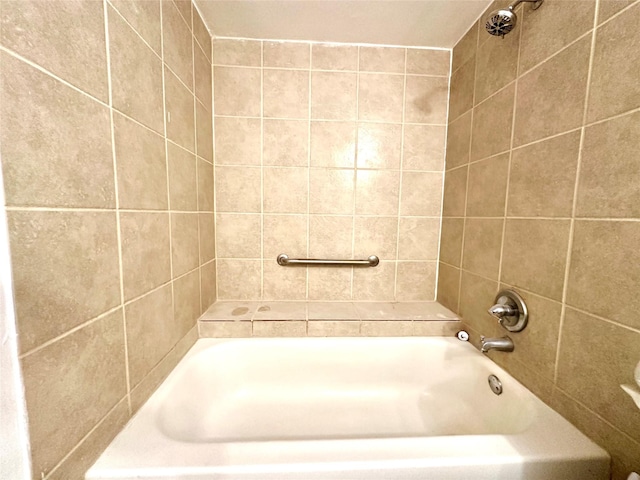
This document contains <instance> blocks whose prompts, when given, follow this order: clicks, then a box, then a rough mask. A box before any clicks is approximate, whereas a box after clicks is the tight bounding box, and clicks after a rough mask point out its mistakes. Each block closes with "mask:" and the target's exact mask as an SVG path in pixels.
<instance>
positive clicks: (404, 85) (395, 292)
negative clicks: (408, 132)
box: [358, 49, 444, 301]
mask: <svg viewBox="0 0 640 480" xmlns="http://www.w3.org/2000/svg"><path fill="white" fill-rule="evenodd" d="M407 56H408V55H407V49H405V50H404V76H403V79H402V80H403V81H402V123H401V127H400V169H399V175H398V210H397V216H398V220H397V222H396V258H395V265H394V267H395V271H394V275H393V276H394V278H393V299H394V300H395V301H397V300H398V270H399V266H400V262H399V260H400V221H401V215H400V212H401V211H402V180H403V178H404V127H405V124H404V121H405V116H406V103H407ZM358 64H359V59H358ZM443 191H444V189H443ZM436 269H437V263H436Z"/></svg>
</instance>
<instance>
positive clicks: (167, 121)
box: [0, 0, 216, 480]
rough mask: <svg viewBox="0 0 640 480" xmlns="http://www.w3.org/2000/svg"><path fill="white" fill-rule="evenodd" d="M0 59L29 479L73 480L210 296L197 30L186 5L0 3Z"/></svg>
mask: <svg viewBox="0 0 640 480" xmlns="http://www.w3.org/2000/svg"><path fill="white" fill-rule="evenodd" d="M0 59H1V60H0V61H1V65H2V68H1V70H0V76H1V81H2V84H1V86H0V105H2V107H1V108H2V110H1V112H0V113H1V115H0V117H1V120H0V121H1V125H0V143H1V147H0V153H1V157H2V168H3V175H4V179H5V191H6V199H7V200H6V201H7V205H6V209H7V214H8V219H9V230H10V240H11V253H12V262H13V275H14V282H15V297H16V298H15V300H16V310H17V322H18V332H19V342H20V349H21V364H22V370H23V375H24V384H25V390H26V392H25V393H26V400H27V408H28V415H29V429H30V436H31V456H32V462H33V476H34V478H37V479H42V478H46V479H64V480H74V479H81V478H83V475H84V471H85V470H86V469H87V468H88V467H89V466H90V465H91V463H93V461H94V460H95V459H96V458H97V455H98V454H99V453H100V451H101V450H102V449H104V448H105V447H106V445H107V444H108V443H109V442H110V441H111V439H112V438H113V437H114V435H115V434H116V433H117V432H118V431H119V429H120V428H122V426H123V425H124V423H125V422H126V421H127V420H128V419H129V417H130V416H131V415H132V414H133V413H134V412H135V411H136V410H137V409H138V408H139V406H140V405H141V404H142V403H143V402H144V400H146V398H148V396H149V395H150V394H151V392H153V390H154V389H155V387H156V386H157V385H158V384H159V382H160V381H161V380H162V379H163V378H164V376H165V375H166V374H167V373H168V372H169V371H170V369H171V368H172V367H173V366H174V365H175V364H176V362H177V361H178V360H179V358H180V357H181V356H182V355H183V354H184V353H185V352H186V350H187V349H188V347H190V346H191V345H192V344H193V342H194V341H195V340H196V338H197V336H198V333H197V328H195V324H196V319H197V318H198V317H199V316H200V314H201V313H202V312H203V311H205V310H206V309H207V307H208V306H209V305H210V304H211V303H212V302H213V301H214V300H215V292H216V286H215V270H216V266H215V243H214V237H215V233H214V214H213V163H212V162H213V151H212V146H213V137H212V114H211V112H212V94H211V63H210V61H211V39H210V36H209V34H208V32H207V30H206V28H205V27H204V24H203V23H202V20H201V19H200V17H199V15H198V13H197V11H196V10H195V9H192V6H191V3H190V2H184V1H180V2H175V3H174V2H172V1H164V2H162V3H161V2H159V1H152V0H147V1H144V2H139V1H136V2H130V1H125V0H110V1H106V2H102V1H91V2H73V1H56V2H42V1H24V0H21V1H3V2H2V25H1V33H0ZM194 79H195V80H194Z"/></svg>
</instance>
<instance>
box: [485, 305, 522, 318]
mask: <svg viewBox="0 0 640 480" xmlns="http://www.w3.org/2000/svg"><path fill="white" fill-rule="evenodd" d="M487 311H488V312H489V314H490V315H492V316H494V317H496V318H498V319H500V320H502V317H512V316H514V315H518V313H519V311H518V307H517V306H516V307H514V306H511V305H509V304H507V303H497V304H495V305H494V306H492V307H491V308H490V309H489V310H487Z"/></svg>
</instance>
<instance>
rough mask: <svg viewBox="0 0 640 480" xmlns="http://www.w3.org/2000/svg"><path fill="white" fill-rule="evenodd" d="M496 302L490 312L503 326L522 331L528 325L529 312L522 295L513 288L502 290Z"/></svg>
mask: <svg viewBox="0 0 640 480" xmlns="http://www.w3.org/2000/svg"><path fill="white" fill-rule="evenodd" d="M495 302H496V303H495V305H493V306H492V307H491V308H490V309H489V310H488V312H489V314H490V315H492V316H494V317H496V318H497V319H498V323H499V324H500V325H501V326H502V327H504V328H505V329H507V330H509V331H510V332H520V331H522V330H523V329H524V327H526V326H527V319H528V317H529V312H528V309H527V305H526V304H525V303H524V300H523V299H522V297H521V296H520V295H518V294H517V293H516V292H514V291H513V290H502V291H501V292H499V293H498V295H496V299H495Z"/></svg>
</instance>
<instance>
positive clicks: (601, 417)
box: [553, 384, 640, 447]
mask: <svg viewBox="0 0 640 480" xmlns="http://www.w3.org/2000/svg"><path fill="white" fill-rule="evenodd" d="M553 389H554V390H558V391H559V392H561V393H562V394H563V395H564V396H566V397H567V398H569V399H571V400H572V401H573V402H575V403H577V404H578V405H579V406H580V407H582V408H583V409H585V410H587V411H588V412H589V413H590V414H591V415H593V416H594V417H596V418H598V420H600V421H601V422H603V423H605V424H606V425H608V426H609V428H611V429H612V430H614V431H616V432H617V433H618V434H619V435H624V436H625V437H626V438H627V440H628V441H631V442H632V443H634V444H636V445H638V446H639V447H640V442H639V441H638V440H636V439H634V438H632V437H630V436H629V434H628V433H626V432H623V431H622V430H620V428H618V427H616V426H615V425H614V424H612V423H611V422H609V421H608V420H607V419H606V418H604V417H603V416H601V415H600V414H599V413H598V412H596V411H595V410H593V409H592V408H591V407H588V406H587V405H585V404H584V403H583V402H582V401H581V400H578V399H576V398H574V397H573V396H572V395H570V394H569V393H567V392H566V391H565V390H563V389H562V388H560V387H559V386H557V385H555V384H554V385H553ZM554 410H555V408H554ZM585 435H586V434H585Z"/></svg>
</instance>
